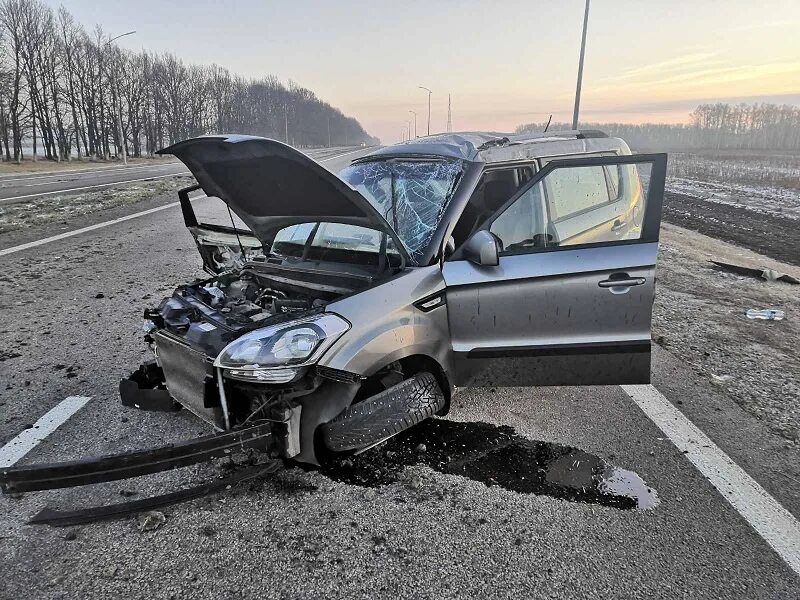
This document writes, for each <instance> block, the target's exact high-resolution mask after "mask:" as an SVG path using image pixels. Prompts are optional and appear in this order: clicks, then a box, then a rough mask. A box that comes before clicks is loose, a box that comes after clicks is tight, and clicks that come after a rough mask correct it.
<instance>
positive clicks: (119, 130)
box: [105, 31, 136, 165]
mask: <svg viewBox="0 0 800 600" xmlns="http://www.w3.org/2000/svg"><path fill="white" fill-rule="evenodd" d="M134 33H136V31H128V32H126V33H121V34H120V35H118V36H116V37H113V38H111V39H110V40H108V41H107V42H106V43H105V46H108V45H110V44H111V42H114V41H116V40H118V39H119V38H121V37H125V36H126V35H133V34H134ZM111 86H112V87H113V88H114V95H115V96H116V97H117V105H118V106H117V110H116V111H115V112H116V121H117V135H118V136H119V145H120V148H121V149H122V164H123V165H127V164H128V153H127V151H126V150H125V140H124V138H123V133H122V99H121V98H120V97H119V83H118V82H117V72H116V69H112V71H111Z"/></svg>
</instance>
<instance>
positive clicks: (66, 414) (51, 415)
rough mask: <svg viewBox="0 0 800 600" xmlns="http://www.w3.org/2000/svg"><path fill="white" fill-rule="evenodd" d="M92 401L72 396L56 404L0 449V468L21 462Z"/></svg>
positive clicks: (87, 398)
mask: <svg viewBox="0 0 800 600" xmlns="http://www.w3.org/2000/svg"><path fill="white" fill-rule="evenodd" d="M91 399H92V398H91V397H90V396H70V397H68V398H65V399H64V400H62V401H61V402H59V403H58V404H56V405H55V406H54V407H53V408H51V409H50V410H49V411H47V412H46V413H45V414H44V415H43V416H42V417H41V418H40V419H39V420H38V421H36V423H34V424H33V427H31V428H30V429H26V430H25V431H23V432H22V433H20V434H19V435H18V436H17V437H15V438H14V439H13V440H11V441H10V442H8V443H7V444H6V445H5V446H3V447H2V448H0V467H10V466H12V465H13V464H14V463H16V462H17V461H19V460H20V459H21V458H22V457H23V456H25V455H26V454H27V453H28V452H30V451H31V450H33V449H34V448H35V447H36V446H37V445H38V444H39V442H41V441H42V440H44V439H45V438H46V437H47V436H48V435H50V434H51V433H53V432H54V431H55V430H56V429H58V428H59V427H60V426H61V425H62V424H64V423H65V422H66V421H67V419H69V418H70V417H71V416H72V415H74V414H75V413H76V412H78V411H79V410H80V409H81V408H83V407H84V406H85V405H86V403H87V402H89V400H91Z"/></svg>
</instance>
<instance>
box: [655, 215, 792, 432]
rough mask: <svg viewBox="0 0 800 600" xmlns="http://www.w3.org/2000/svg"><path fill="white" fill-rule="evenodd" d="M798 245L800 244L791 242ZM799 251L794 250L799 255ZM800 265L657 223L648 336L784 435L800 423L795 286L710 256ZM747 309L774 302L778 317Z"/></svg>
mask: <svg viewBox="0 0 800 600" xmlns="http://www.w3.org/2000/svg"><path fill="white" fill-rule="evenodd" d="M798 248H800V244H798V245H795V246H794V249H795V252H797V249H798ZM797 258H798V257H795V259H797ZM711 259H715V260H719V261H722V262H727V263H734V264H739V265H743V266H748V267H755V268H758V267H768V268H772V269H776V270H778V271H781V272H784V273H789V274H791V275H793V276H795V277H798V278H800V268H797V267H795V266H792V265H789V264H786V263H782V262H779V261H776V260H771V259H769V258H766V257H764V256H759V255H757V254H755V253H754V252H750V251H748V250H745V249H743V248H740V247H737V246H734V245H731V244H727V243H724V242H720V241H719V240H715V239H712V238H709V237H706V236H704V235H701V234H698V233H696V232H693V231H687V230H685V229H682V228H679V227H675V226H672V225H669V224H664V225H663V226H662V234H661V248H660V252H659V259H658V260H659V262H658V269H657V277H658V284H657V292H656V302H655V308H654V313H653V339H654V340H656V342H657V343H660V344H661V345H663V346H665V347H666V348H667V349H669V350H670V351H671V352H672V353H673V354H677V355H678V356H680V357H681V358H682V359H683V360H684V361H686V362H687V363H689V364H690V365H691V366H692V367H693V368H694V369H695V371H697V373H699V374H700V375H702V376H703V377H707V378H708V379H709V380H710V381H711V383H713V384H714V385H717V386H719V387H720V388H721V389H724V390H725V392H726V393H728V394H729V395H730V396H731V397H732V398H733V399H734V400H735V401H736V402H737V404H739V405H740V406H742V407H743V408H744V409H745V410H746V411H748V412H749V413H751V414H753V415H755V416H756V417H758V418H759V419H761V420H762V421H764V422H765V423H766V424H767V425H768V427H769V428H770V429H771V430H773V431H775V432H776V433H779V434H780V435H782V436H783V437H785V438H786V439H787V440H789V442H787V443H790V444H791V443H797V441H798V423H800V353H798V352H797V343H798V339H800V285H790V284H787V283H783V282H778V281H774V282H767V281H763V280H760V279H754V278H750V277H742V276H739V275H733V274H731V273H728V272H725V271H723V270H721V269H719V268H718V267H716V266H715V265H713V264H711V263H709V260H711ZM748 308H779V309H781V310H784V311H785V312H786V319H785V320H783V321H760V320H750V319H748V318H747V317H746V316H745V314H744V312H745V310H747V309H748Z"/></svg>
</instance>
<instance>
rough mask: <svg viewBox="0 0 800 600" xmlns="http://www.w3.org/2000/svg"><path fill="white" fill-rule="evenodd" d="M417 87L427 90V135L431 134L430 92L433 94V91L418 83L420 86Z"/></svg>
mask: <svg viewBox="0 0 800 600" xmlns="http://www.w3.org/2000/svg"><path fill="white" fill-rule="evenodd" d="M417 87H418V88H419V89H421V90H425V91H426V92H428V135H430V134H431V94H433V92H432V91H430V90H429V89H428V88H426V87H425V86H424V85H420V86H417Z"/></svg>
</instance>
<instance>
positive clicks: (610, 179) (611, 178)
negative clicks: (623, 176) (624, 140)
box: [603, 165, 622, 200]
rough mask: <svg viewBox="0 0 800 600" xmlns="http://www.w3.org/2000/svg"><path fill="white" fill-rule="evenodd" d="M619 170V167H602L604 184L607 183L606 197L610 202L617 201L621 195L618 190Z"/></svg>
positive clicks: (620, 191)
mask: <svg viewBox="0 0 800 600" xmlns="http://www.w3.org/2000/svg"><path fill="white" fill-rule="evenodd" d="M620 168H621V167H620V166H619V165H609V166H607V167H603V169H604V170H605V172H606V182H607V183H608V195H609V196H610V197H611V199H612V200H618V199H619V196H620V194H621V193H622V190H621V189H620Z"/></svg>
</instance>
